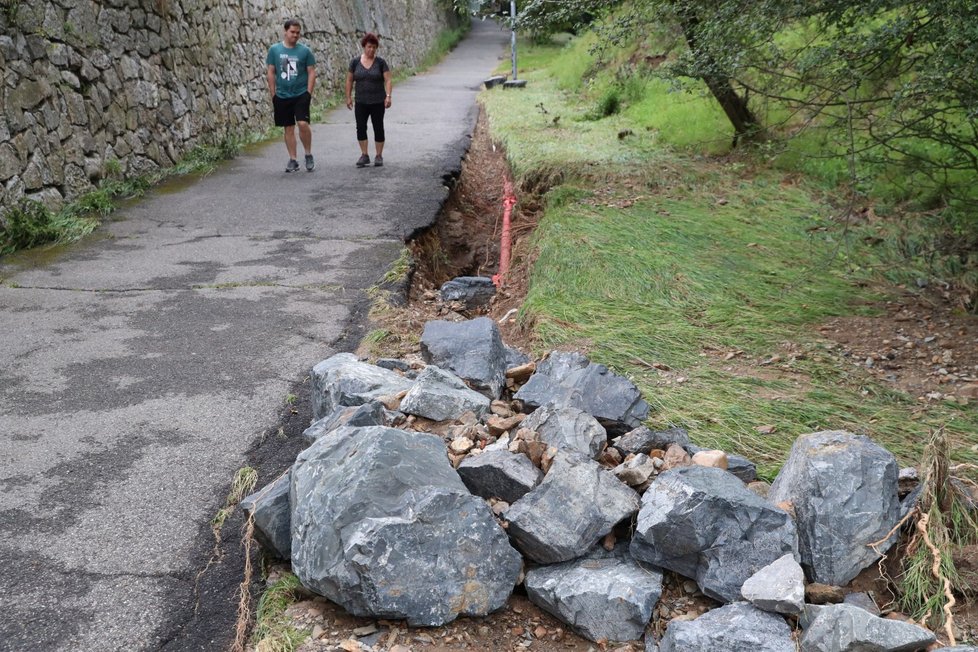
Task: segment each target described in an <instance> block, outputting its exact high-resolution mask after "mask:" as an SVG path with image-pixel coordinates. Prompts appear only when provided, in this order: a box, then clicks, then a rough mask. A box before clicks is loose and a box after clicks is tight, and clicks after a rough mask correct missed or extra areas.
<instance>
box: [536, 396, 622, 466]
mask: <svg viewBox="0 0 978 652" xmlns="http://www.w3.org/2000/svg"><path fill="white" fill-rule="evenodd" d="M522 425H523V427H524V428H529V429H531V430H535V431H536V432H537V434H538V435H540V441H543V442H545V443H547V444H548V445H550V446H553V447H555V448H558V449H564V450H575V451H578V452H580V453H584V454H585V455H587V456H588V457H590V458H591V459H597V458H598V457H599V456H600V455H601V451H603V450H604V448H605V446H606V445H607V444H608V433H607V431H606V430H605V429H604V428H603V427H602V426H601V424H600V423H598V420H597V419H595V418H594V417H592V416H591V415H590V414H588V413H587V412H583V411H581V410H578V409H577V408H572V407H565V408H555V407H550V406H545V407H541V408H539V409H537V410H536V411H534V412H533V413H532V414H530V416H528V417H527V418H526V419H524V420H523V424H522Z"/></svg>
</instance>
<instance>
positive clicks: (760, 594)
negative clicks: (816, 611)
mask: <svg viewBox="0 0 978 652" xmlns="http://www.w3.org/2000/svg"><path fill="white" fill-rule="evenodd" d="M740 593H741V595H742V596H743V597H744V599H745V600H747V601H748V602H750V603H751V604H752V605H754V606H755V607H757V608H758V609H763V610H764V611H774V612H776V613H779V614H800V613H801V612H802V609H803V608H804V607H805V573H804V571H802V569H801V565H800V564H799V563H798V562H797V561H795V558H794V557H793V556H792V555H790V554H788V555H785V556H783V557H781V558H780V559H778V560H777V561H775V562H773V563H771V564H769V565H767V566H765V567H764V568H762V569H761V570H759V571H757V572H756V573H754V574H753V575H751V576H750V577H749V578H747V581H746V582H744V585H743V587H741V589H740Z"/></svg>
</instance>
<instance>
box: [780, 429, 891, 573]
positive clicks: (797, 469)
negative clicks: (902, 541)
mask: <svg viewBox="0 0 978 652" xmlns="http://www.w3.org/2000/svg"><path fill="white" fill-rule="evenodd" d="M897 474H898V468H897V463H896V458H894V457H893V455H892V454H891V453H890V452H889V451H887V450H885V449H884V448H882V447H880V446H878V445H877V444H875V443H873V442H872V441H871V440H870V439H869V438H868V437H864V436H860V435H853V434H851V433H848V432H842V431H825V432H816V433H812V434H808V435H803V436H801V437H799V438H798V439H797V440H796V441H795V443H794V445H793V446H792V447H791V453H790V454H789V456H788V460H787V462H785V464H784V466H783V467H782V468H781V471H780V473H778V477H777V478H776V479H775V480H774V483H773V484H772V485H771V492H770V494H769V496H768V500H770V501H771V502H772V503H774V504H779V503H782V502H783V501H788V502H790V503H791V505H792V506H793V508H794V513H795V519H796V521H797V524H798V537H799V549H800V552H801V565H802V567H803V568H804V569H805V572H806V574H807V575H808V577H809V579H811V580H812V581H815V582H821V583H824V584H834V585H838V586H843V585H845V584H847V583H849V581H850V580H852V579H853V578H854V577H855V576H856V575H858V574H859V572H860V571H861V570H862V569H864V568H866V567H867V566H869V565H870V564H872V563H873V562H874V561H875V560H877V559H879V557H880V554H881V553H883V552H885V551H886V549H887V548H888V547H889V545H891V544H892V542H893V541H894V540H895V536H896V535H894V536H892V537H891V538H890V541H888V542H885V543H883V544H880V545H878V546H877V550H874V549H873V548H871V547H870V546H869V545H868V544H870V543H872V542H875V541H878V540H880V539H882V538H883V537H884V536H886V534H887V533H888V532H889V531H890V530H891V529H893V527H894V526H895V525H896V523H897V522H898V521H899V520H900V500H899V498H898V497H897Z"/></svg>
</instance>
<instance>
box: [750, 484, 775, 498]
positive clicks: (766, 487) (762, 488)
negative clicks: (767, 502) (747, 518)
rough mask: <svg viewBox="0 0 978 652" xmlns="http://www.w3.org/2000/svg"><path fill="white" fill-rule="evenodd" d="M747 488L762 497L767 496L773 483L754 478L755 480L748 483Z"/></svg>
mask: <svg viewBox="0 0 978 652" xmlns="http://www.w3.org/2000/svg"><path fill="white" fill-rule="evenodd" d="M747 489H748V490H749V491H752V492H754V493H755V494H757V495H758V496H760V497H761V498H767V495H768V492H770V491H771V485H770V484H768V483H767V482H764V481H763V480H754V481H753V482H748V483H747Z"/></svg>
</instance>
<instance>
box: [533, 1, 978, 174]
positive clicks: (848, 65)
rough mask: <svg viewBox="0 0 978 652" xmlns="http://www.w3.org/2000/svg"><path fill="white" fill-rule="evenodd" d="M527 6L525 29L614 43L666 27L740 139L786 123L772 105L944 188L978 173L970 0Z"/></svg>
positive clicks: (676, 63)
mask: <svg viewBox="0 0 978 652" xmlns="http://www.w3.org/2000/svg"><path fill="white" fill-rule="evenodd" d="M518 13H519V16H518V20H517V27H518V28H519V29H522V30H525V31H527V32H530V33H547V32H552V31H555V30H559V29H567V28H568V27H569V26H570V27H575V28H576V27H580V26H582V25H584V24H590V25H591V26H592V27H594V28H596V29H599V30H601V32H602V35H603V38H602V39H601V40H602V42H603V43H605V44H611V45H613V44H620V43H623V42H625V41H627V40H628V39H633V38H634V37H635V36H636V35H641V34H644V33H645V32H647V30H648V29H649V26H650V25H652V24H658V25H665V26H667V27H668V28H670V29H672V30H674V31H675V33H676V34H677V35H678V36H679V41H680V42H682V43H684V45H685V47H683V48H681V49H679V50H678V51H677V52H675V53H674V55H675V56H674V57H673V58H672V61H671V62H670V64H669V65H667V66H664V67H663V68H662V70H663V72H664V74H667V75H670V76H672V77H673V78H674V79H677V80H682V79H685V78H696V79H700V80H703V81H704V82H705V83H706V85H707V87H708V88H709V89H710V92H711V93H712V94H713V96H714V97H715V98H716V99H717V101H718V102H719V103H720V105H721V106H722V107H723V109H724V111H725V113H726V115H727V117H728V118H729V119H730V122H731V124H732V125H733V126H734V129H735V132H736V133H737V134H738V136H739V137H741V138H745V137H756V136H757V135H760V134H763V133H765V129H766V128H774V127H777V125H770V124H768V125H764V124H761V120H759V119H758V117H757V115H758V113H757V112H758V111H759V110H760V109H762V108H763V107H765V106H770V105H772V104H774V105H776V106H778V107H780V108H781V109H782V111H781V112H780V113H779V115H781V116H782V118H779V119H784V118H783V116H784V115H785V114H787V115H788V118H787V120H789V121H791V122H792V123H793V124H794V125H797V124H799V123H801V124H806V123H815V122H817V123H818V124H821V125H823V126H829V127H833V128H836V131H837V133H841V134H845V135H846V141H847V142H844V143H841V144H840V147H841V148H842V149H845V150H848V153H849V154H850V156H853V157H856V156H858V157H860V158H861V160H864V161H875V162H880V163H882V162H889V163H893V162H899V163H900V164H901V165H905V166H910V167H912V168H913V169H914V170H916V171H917V172H923V173H926V174H929V175H930V176H931V177H932V178H934V179H935V180H937V181H938V184H940V183H944V185H946V186H950V185H952V184H951V181H950V179H951V177H953V176H954V175H955V174H963V175H965V176H967V177H970V178H972V179H973V178H974V177H976V176H978V3H974V2H973V0H862V1H860V2H855V3H854V2H851V0H636V1H631V2H629V1H624V2H623V1H621V0H522V1H521V2H520V3H519V6H518ZM762 115H763V112H762ZM838 127H843V128H842V129H837V128H838Z"/></svg>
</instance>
